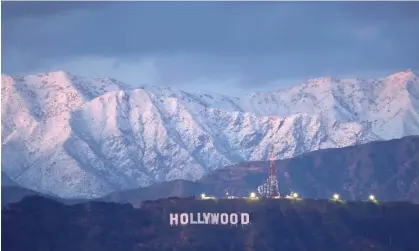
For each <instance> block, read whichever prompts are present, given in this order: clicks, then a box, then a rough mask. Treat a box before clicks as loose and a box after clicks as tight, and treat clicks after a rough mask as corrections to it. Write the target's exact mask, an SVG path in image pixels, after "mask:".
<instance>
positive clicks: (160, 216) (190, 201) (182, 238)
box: [2, 196, 419, 251]
mask: <svg viewBox="0 0 419 251" xmlns="http://www.w3.org/2000/svg"><path fill="white" fill-rule="evenodd" d="M170 212H220V213H221V212H248V213H249V214H250V223H251V224H250V225H246V226H240V225H239V226H230V225H228V226H220V225H217V226H215V225H187V226H183V227H180V226H177V227H170V225H169V213H170ZM2 249H3V250H8V251H27V250H31V251H38V250H39V251H48V250H51V251H52V250H54V251H55V250H59V251H78V250H80V251H81V250H85V251H119V250H121V251H129V250H147V251H153V250H178V251H187V250H188V251H189V250H200V251H206V250H208V251H217V250H219V251H226V250H238V251H242V250H257V251H265V250H266V251H268V250H295V251H300V250H301V251H306V250H309V251H337V250H339V251H355V250H356V251H358V250H378V251H417V250H419V205H415V204H411V203H407V202H397V203H384V204H381V205H379V204H374V203H368V202H351V203H340V202H330V201H325V200H301V201H291V200H284V199H281V200H259V201H246V200H204V201H202V200H195V199H194V198H182V199H179V198H170V199H160V200H158V201H146V202H143V203H142V204H141V208H139V209H135V208H133V207H132V206H131V205H129V204H115V203H104V202H89V203H85V204H77V205H72V206H68V205H67V206H66V205H64V204H61V203H59V202H56V201H52V200H49V199H46V198H43V197H37V196H36V197H27V198H25V199H23V200H22V201H20V202H18V203H15V204H9V205H8V206H7V207H6V208H5V209H4V210H2Z"/></svg>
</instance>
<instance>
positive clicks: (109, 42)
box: [1, 2, 419, 92]
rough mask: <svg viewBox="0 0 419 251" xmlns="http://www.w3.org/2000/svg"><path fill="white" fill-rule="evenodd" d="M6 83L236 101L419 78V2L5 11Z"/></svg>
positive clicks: (29, 5)
mask: <svg viewBox="0 0 419 251" xmlns="http://www.w3.org/2000/svg"><path fill="white" fill-rule="evenodd" d="M1 4H2V13H1V14H2V15H1V19H2V20H1V21H2V22H1V23H2V41H1V42H2V53H1V55H2V73H6V74H13V75H22V74H28V73H37V72H44V71H53V70H65V71H69V72H72V73H75V74H80V75H83V76H110V77H113V78H116V79H119V80H122V81H125V82H128V83H131V84H153V85H165V86H176V87H179V88H183V89H185V88H186V89H192V90H198V89H201V90H214V91H222V92H231V91H235V92H236V91H238V90H244V91H248V90H258V89H261V90H262V89H263V88H269V89H272V88H273V89H280V88H284V87H287V86H289V85H291V84H297V83H298V82H299V81H301V80H304V79H307V78H312V77H321V76H333V77H371V76H375V77H381V76H385V75H386V74H389V73H392V72H397V71H402V70H405V69H408V68H413V69H419V28H418V27H419V15H418V13H419V3H418V2H405V3H400V2H305V3H303V2H240V3H239V2H178V3H175V2H99V3H95V2H39V3H36V2H26V3H24V2H2V3H1Z"/></svg>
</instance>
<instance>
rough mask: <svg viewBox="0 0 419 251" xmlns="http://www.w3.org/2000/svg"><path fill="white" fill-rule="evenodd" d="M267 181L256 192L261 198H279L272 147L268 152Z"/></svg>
mask: <svg viewBox="0 0 419 251" xmlns="http://www.w3.org/2000/svg"><path fill="white" fill-rule="evenodd" d="M270 156H271V158H270V160H269V169H268V179H267V180H266V182H265V183H264V184H262V185H261V186H259V187H258V192H259V194H261V195H262V196H263V197H268V198H274V197H279V196H280V194H279V189H278V179H277V177H276V167H275V157H274V154H273V146H272V147H271V151H270Z"/></svg>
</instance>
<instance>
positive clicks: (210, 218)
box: [170, 213, 250, 226]
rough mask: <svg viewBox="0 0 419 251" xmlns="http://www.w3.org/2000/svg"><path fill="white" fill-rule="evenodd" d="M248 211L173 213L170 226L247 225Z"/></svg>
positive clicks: (248, 219)
mask: <svg viewBox="0 0 419 251" xmlns="http://www.w3.org/2000/svg"><path fill="white" fill-rule="evenodd" d="M249 223H250V218H249V214H248V213H171V214H170V226H177V225H238V224H240V225H247V224H249Z"/></svg>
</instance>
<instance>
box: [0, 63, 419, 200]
mask: <svg viewBox="0 0 419 251" xmlns="http://www.w3.org/2000/svg"><path fill="white" fill-rule="evenodd" d="M399 83H405V85H403V84H399ZM418 133H419V81H418V78H417V77H416V75H414V73H413V74H412V73H409V72H404V73H403V72H402V73H396V74H393V75H391V76H389V77H386V78H380V79H374V80H359V79H336V78H317V79H314V80H308V81H306V82H304V83H302V84H300V85H298V86H294V87H292V88H289V89H286V90H282V91H275V92H266V93H263V92H259V93H254V94H250V95H245V96H242V97H239V98H236V97H230V96H226V95H220V94H214V93H211V94H209V93H202V92H196V93H190V92H184V91H180V90H176V89H173V88H165V87H157V86H144V87H142V88H139V87H137V88H134V87H133V86H130V85H127V84H125V83H122V82H120V81H117V80H115V79H111V78H95V79H90V78H85V77H81V76H77V75H74V74H70V73H66V72H62V71H58V72H53V73H47V74H39V75H30V76H25V77H14V78H12V77H10V76H6V75H2V154H3V158H2V171H4V172H5V173H6V174H7V175H8V176H9V177H10V178H11V179H12V180H13V181H15V182H17V183H19V184H22V185H24V186H26V187H28V188H31V189H35V190H38V191H50V192H53V193H55V194H58V195H60V196H65V197H72V196H87V197H91V196H100V195H103V194H105V193H108V192H111V191H114V190H117V189H128V188H134V187H138V186H145V185H148V184H151V183H153V182H156V181H163V180H171V179H178V178H184V179H191V180H194V179H198V178H200V177H201V176H202V175H203V174H205V173H207V172H208V171H210V170H212V169H216V168H219V167H222V166H225V165H230V164H234V163H238V162H243V161H250V160H266V159H267V158H268V151H269V149H270V147H271V145H273V146H274V150H275V152H274V154H275V155H276V156H277V157H278V158H289V157H293V156H296V155H299V154H302V153H304V152H309V151H313V150H317V149H323V148H336V147H343V146H349V145H354V144H359V143H365V142H369V141H373V140H378V139H392V138H400V137H403V136H408V135H416V134H418Z"/></svg>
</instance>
